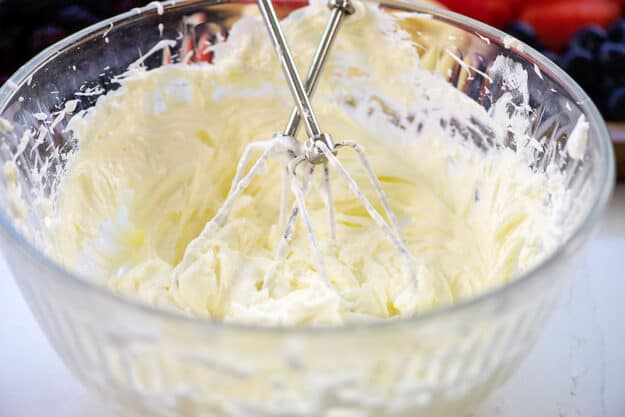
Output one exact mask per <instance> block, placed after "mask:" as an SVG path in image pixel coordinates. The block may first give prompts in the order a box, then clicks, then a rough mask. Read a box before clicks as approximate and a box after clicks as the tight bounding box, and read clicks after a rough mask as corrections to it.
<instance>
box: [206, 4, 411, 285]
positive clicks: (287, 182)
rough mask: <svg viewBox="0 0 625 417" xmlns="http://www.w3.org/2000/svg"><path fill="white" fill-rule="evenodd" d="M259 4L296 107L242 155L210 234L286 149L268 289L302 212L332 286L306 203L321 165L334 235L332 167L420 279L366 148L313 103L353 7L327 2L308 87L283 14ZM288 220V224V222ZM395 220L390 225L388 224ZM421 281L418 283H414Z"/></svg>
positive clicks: (320, 267)
mask: <svg viewBox="0 0 625 417" xmlns="http://www.w3.org/2000/svg"><path fill="white" fill-rule="evenodd" d="M257 4H258V7H259V9H260V11H261V14H262V17H263V20H264V22H265V26H266V27H267V30H268V32H269V34H270V36H271V40H272V42H273V45H274V47H275V50H276V53H277V55H278V58H279V60H280V64H281V67H282V69H283V71H284V75H285V77H286V79H287V82H288V86H289V89H290V92H291V95H292V96H293V99H294V101H295V104H296V106H295V108H294V109H293V111H292V113H291V117H290V119H289V122H288V124H287V127H286V129H285V130H284V133H282V134H278V135H276V136H275V137H274V138H273V139H272V140H268V141H258V142H252V143H250V144H249V145H247V147H246V149H245V151H244V152H243V155H242V157H241V159H240V161H239V163H238V165H237V170H236V173H235V176H234V179H233V181H232V187H231V190H230V193H229V194H228V197H227V198H226V200H225V202H224V204H223V205H222V207H221V208H220V209H219V211H218V212H217V214H216V215H215V217H213V219H212V220H211V221H210V222H209V223H208V224H207V226H206V228H205V232H208V233H210V232H211V231H212V230H214V228H216V227H219V226H221V225H223V224H224V223H225V221H226V219H227V217H228V214H229V213H230V211H231V209H232V206H233V205H234V202H235V200H236V199H237V198H238V197H240V196H241V194H242V193H243V192H244V191H245V189H246V188H247V187H248V186H249V184H250V182H251V181H252V180H253V178H254V177H255V176H256V175H258V174H259V173H260V171H261V170H262V167H263V166H264V164H265V163H266V162H267V160H268V159H269V158H270V156H271V155H272V154H273V153H275V152H276V151H277V150H279V149H281V150H283V151H286V153H287V155H288V157H289V158H290V161H289V163H288V166H287V167H286V168H285V170H284V173H283V181H282V198H281V204H280V207H281V208H280V222H279V224H280V226H282V227H284V233H283V234H282V237H281V239H280V243H279V245H278V248H277V252H276V257H275V262H274V268H272V270H271V271H269V272H268V273H267V275H266V276H265V277H264V281H263V287H264V288H267V287H269V286H270V281H271V278H272V276H273V274H274V272H275V268H276V267H277V266H278V265H279V264H280V263H281V262H282V261H283V260H284V257H285V255H286V250H287V248H288V244H289V241H290V239H291V236H292V234H293V230H294V226H295V220H296V218H297V217H298V215H301V217H302V221H303V223H304V226H305V229H306V232H307V234H308V238H309V240H310V244H311V247H312V251H313V256H314V258H315V264H316V267H317V269H318V272H319V275H320V276H321V277H322V279H323V280H324V282H325V283H326V284H327V285H330V283H329V281H328V277H327V274H326V271H325V266H324V262H323V257H322V254H321V250H320V248H319V244H318V242H317V239H316V237H315V233H314V230H313V226H312V223H311V220H310V216H309V214H308V210H307V207H306V202H305V195H306V193H307V192H308V189H309V186H310V181H311V178H312V175H313V172H314V170H315V168H316V167H317V166H319V165H321V166H322V167H323V176H324V180H323V188H324V192H325V200H326V205H327V210H328V224H329V226H328V227H329V235H330V239H331V240H334V239H335V235H336V233H335V224H334V206H333V198H332V191H331V187H330V175H329V167H330V166H332V167H333V168H334V169H336V170H337V172H338V173H339V174H340V176H341V177H342V178H343V180H344V181H345V182H346V183H347V185H348V187H349V188H350V190H351V191H352V192H353V193H354V194H355V196H356V197H357V198H358V199H359V200H360V202H361V203H362V204H363V206H364V207H365V209H366V210H367V212H368V214H369V215H370V216H371V217H372V219H373V220H374V221H375V222H376V224H377V225H378V226H379V227H380V228H381V229H382V230H383V231H384V232H385V234H386V236H387V238H388V239H389V240H390V241H391V243H392V244H393V245H394V246H395V248H396V249H397V250H398V251H400V253H401V254H402V255H403V256H404V257H405V260H406V263H407V270H408V273H409V274H410V275H411V277H412V278H413V280H414V279H415V262H414V258H413V257H412V255H411V253H410V251H409V250H408V247H407V246H406V243H405V241H404V239H403V237H402V235H401V233H400V229H399V226H398V224H397V220H396V218H395V216H394V214H393V212H392V210H391V207H390V204H389V202H388V199H387V198H386V196H385V194H384V191H383V190H382V186H381V184H380V181H379V180H378V178H377V176H376V175H375V173H374V171H373V168H372V167H371V164H370V163H369V160H368V159H367V156H366V154H365V152H364V149H363V148H362V147H361V146H360V145H358V144H357V143H355V142H352V141H341V142H338V143H334V141H333V140H332V137H331V136H330V135H329V134H328V133H326V132H323V131H322V130H321V128H320V126H319V123H318V122H317V119H316V117H315V113H314V112H313V109H312V107H311V104H310V100H309V96H311V95H312V94H313V92H314V90H315V87H316V84H317V81H318V79H319V75H320V73H321V70H322V69H323V66H324V64H325V62H326V60H327V57H328V53H329V51H330V48H331V46H332V43H333V41H334V39H335V38H336V34H337V32H338V30H339V27H340V25H341V22H342V20H343V18H344V17H345V16H347V15H349V14H352V13H353V12H354V8H353V6H352V4H351V1H350V0H330V1H329V3H328V6H329V8H330V9H331V11H332V12H331V15H330V18H329V20H328V23H327V25H326V28H325V30H324V32H323V34H322V37H321V40H320V43H319V46H318V47H317V50H316V52H315V55H314V57H313V61H312V63H311V66H310V69H309V71H308V75H307V79H306V86H304V85H303V83H302V81H301V79H300V76H299V74H298V72H297V69H296V67H295V63H294V60H293V57H292V55H291V51H290V49H289V47H288V44H287V42H286V39H285V37H284V33H283V32H282V29H281V27H280V23H279V21H278V17H277V16H276V13H275V9H274V7H273V5H272V3H271V0H257ZM302 119H303V121H304V125H305V127H306V132H307V136H308V139H307V140H306V141H305V142H304V143H303V144H300V143H299V142H298V141H297V140H296V139H295V135H296V133H297V130H298V128H299V125H300V121H301V120H302ZM341 147H349V148H352V149H354V150H355V151H356V152H357V154H358V156H359V158H360V161H361V163H362V165H363V167H364V168H365V170H366V172H367V175H368V177H369V180H370V181H371V183H372V185H373V186H374V188H375V190H376V193H377V195H378V198H379V199H380V201H381V204H382V207H383V208H384V212H385V215H386V217H387V220H388V222H387V220H385V219H384V218H383V217H382V215H381V214H380V213H379V212H378V211H377V210H376V209H375V208H374V207H373V205H372V204H371V202H370V201H369V199H368V198H367V197H366V196H365V194H364V193H363V192H362V191H361V190H360V188H359V187H358V185H357V184H356V182H355V181H354V179H353V178H352V177H351V175H350V174H349V173H348V172H347V170H346V169H345V167H344V166H343V165H342V164H341V162H340V161H339V160H338V158H337V157H336V154H337V151H338V149H339V148H341ZM258 151H262V154H261V156H260V157H259V158H258V159H257V160H256V162H255V163H254V164H253V165H252V167H251V168H250V170H249V171H248V172H247V173H246V174H245V175H243V172H244V170H245V168H246V166H247V164H248V162H249V160H250V158H251V156H252V155H253V154H254V153H255V152H258ZM300 165H304V166H305V167H306V169H305V172H304V176H303V178H302V179H301V181H298V177H297V172H296V170H297V168H298V167H299V166H300ZM289 186H290V189H291V191H292V193H293V195H294V196H295V202H294V204H293V207H292V208H291V211H290V214H289V217H288V219H286V213H287V205H288V189H289ZM285 223H286V224H285ZM389 223H390V224H389ZM415 283H416V281H415Z"/></svg>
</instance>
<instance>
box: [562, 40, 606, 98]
mask: <svg viewBox="0 0 625 417" xmlns="http://www.w3.org/2000/svg"><path fill="white" fill-rule="evenodd" d="M562 67H563V68H564V69H565V70H566V72H568V73H569V75H570V76H571V77H573V79H574V80H575V81H577V83H578V84H579V85H580V86H581V87H582V88H583V89H584V90H586V92H587V93H588V94H590V95H593V94H594V93H595V90H596V87H597V86H596V79H597V64H596V62H595V59H594V57H593V55H592V54H591V53H590V52H589V51H587V50H585V49H580V48H571V49H569V50H568V51H566V53H565V54H564V56H563V57H562Z"/></svg>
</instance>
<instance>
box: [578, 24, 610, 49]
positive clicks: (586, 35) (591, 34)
mask: <svg viewBox="0 0 625 417" xmlns="http://www.w3.org/2000/svg"><path fill="white" fill-rule="evenodd" d="M607 38H608V35H607V33H606V32H605V30H603V28H602V27H599V26H596V25H593V26H587V27H585V28H583V29H581V30H579V31H578V32H577V33H576V34H575V36H573V39H571V42H570V45H571V47H573V48H581V49H585V50H587V51H590V53H592V54H596V53H597V51H598V50H599V47H600V46H601V45H602V44H603V43H604V42H605V41H606V40H607Z"/></svg>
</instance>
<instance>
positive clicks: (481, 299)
mask: <svg viewBox="0 0 625 417" xmlns="http://www.w3.org/2000/svg"><path fill="white" fill-rule="evenodd" d="M314 1H315V0H310V3H312V2H314ZM364 1H365V2H367V3H376V4H382V5H388V6H395V7H398V8H400V9H409V10H410V11H411V12H416V13H423V14H426V15H432V16H434V17H435V18H436V19H438V20H439V21H442V22H444V23H447V24H454V25H456V26H458V27H461V28H462V29H463V30H466V31H469V30H470V31H472V32H473V33H475V34H477V35H487V36H488V38H489V39H491V40H498V41H500V42H501V43H502V44H503V43H504V39H505V38H510V35H507V34H506V33H505V32H503V31H500V30H498V29H496V28H494V27H491V26H489V25H487V24H484V23H482V22H479V21H477V20H474V19H472V18H469V17H466V16H463V15H461V14H458V13H455V12H452V11H449V10H446V9H442V8H438V7H435V6H431V5H427V4H421V3H418V2H416V1H412V0H364ZM196 3H197V0H169V1H163V2H156V1H153V2H151V3H149V4H148V5H146V6H144V7H139V8H134V9H132V10H129V11H127V12H125V13H122V14H119V15H117V16H113V17H111V18H108V19H105V20H102V21H100V22H98V23H96V24H94V25H91V26H89V27H86V28H84V29H82V30H80V31H78V32H76V33H74V34H72V35H70V36H68V37H66V38H64V39H62V40H61V41H59V42H57V43H55V44H54V45H52V46H49V47H48V48H46V49H44V50H43V51H41V52H40V53H38V54H37V55H36V56H35V57H33V58H32V59H30V60H29V61H28V62H26V63H25V64H24V65H22V66H21V67H20V68H19V69H18V70H17V71H16V72H15V73H14V74H13V75H12V76H11V77H10V78H9V79H8V80H7V81H6V82H5V83H4V85H2V86H1V87H0V110H1V109H4V108H5V106H6V104H7V102H8V101H9V100H10V99H11V98H12V96H13V94H14V92H15V91H16V90H17V88H18V87H19V86H21V85H22V84H23V83H25V82H27V81H28V79H29V77H30V75H31V74H33V73H35V72H36V71H37V70H38V68H39V67H40V66H41V65H43V64H45V63H46V62H47V61H48V60H50V59H52V58H54V56H55V55H57V54H59V53H60V52H61V51H62V50H64V49H65V48H67V47H69V46H71V45H73V44H74V43H76V42H77V41H79V40H81V39H83V38H85V37H87V36H89V35H93V34H94V33H96V32H98V31H101V30H103V29H106V28H110V27H111V25H113V26H115V24H117V23H120V22H122V23H126V21H127V20H130V19H131V18H137V17H138V16H143V15H145V14H147V13H150V12H153V13H156V14H162V10H163V9H164V10H165V12H167V10H168V9H171V8H176V9H177V8H179V7H188V6H192V5H194V4H196ZM228 3H239V4H242V3H248V1H246V0H242V1H241V0H240V1H237V0H232V1H230V0H204V1H203V2H202V5H205V6H214V5H218V4H228ZM249 3H250V4H253V1H250V2H249ZM516 45H521V47H518V46H516ZM511 51H512V52H514V53H515V54H517V55H518V56H519V57H521V58H523V59H524V60H527V58H531V60H532V62H534V63H536V65H538V67H539V68H541V69H548V70H549V73H550V74H551V75H552V76H553V78H554V79H555V80H558V81H560V86H562V87H563V88H564V90H565V91H567V93H569V94H571V96H572V98H575V99H576V101H577V104H578V105H579V106H580V108H582V109H583V110H584V114H585V115H586V116H587V118H588V123H589V124H590V126H591V127H593V128H594V129H596V132H597V137H598V141H599V147H600V149H599V151H600V160H601V161H603V162H605V164H602V168H601V171H600V177H599V186H600V189H599V190H598V191H596V193H597V194H596V198H595V201H594V202H593V204H592V205H591V207H590V208H589V210H588V212H587V214H586V215H585V217H584V218H583V220H581V221H579V223H578V224H577V225H576V227H575V228H574V229H573V231H572V233H571V234H570V236H568V237H567V239H565V240H564V241H563V242H562V243H561V244H560V245H559V246H558V248H556V250H554V251H553V252H552V253H551V254H550V255H549V256H548V257H546V258H545V259H543V260H541V261H540V262H538V263H537V264H536V265H534V266H533V267H532V268H530V269H528V270H526V271H525V272H523V273H522V274H520V275H519V276H517V277H516V278H514V279H513V280H511V281H509V282H507V283H504V284H502V285H499V286H497V287H494V288H492V289H489V290H487V291H484V292H483V293H480V294H478V295H476V296H474V297H470V298H468V299H465V300H460V301H458V302H457V303H454V304H451V305H448V306H443V307H439V308H435V309H433V310H430V311H427V312H424V313H421V314H417V315H413V316H408V317H401V318H397V319H391V320H373V321H367V322H355V323H347V324H343V325H338V326H283V325H267V326H260V325H252V324H245V323H233V322H224V321H217V320H212V319H210V318H199V317H193V316H188V315H184V314H183V313H181V312H177V311H170V310H165V309H161V308H158V307H156V306H152V305H149V304H147V303H145V302H142V301H139V300H138V299H133V298H131V297H128V296H124V295H121V294H117V293H115V292H113V291H111V290H109V289H107V288H106V287H103V286H101V285H98V284H96V283H94V282H92V281H90V280H88V279H87V278H85V277H82V276H81V275H79V274H77V273H75V272H72V271H69V270H67V269H66V268H64V267H63V266H61V265H60V264H59V263H57V262H56V261H55V260H53V259H52V258H50V257H48V256H47V255H46V254H45V253H43V251H41V250H40V249H38V248H36V247H35V246H33V245H32V244H31V243H30V242H29V241H28V240H27V239H26V238H25V236H23V235H22V233H21V232H19V231H18V230H17V228H16V227H15V226H14V224H13V222H12V221H11V219H10V216H9V215H8V214H7V213H6V212H5V211H4V210H0V231H2V232H4V233H3V234H4V236H6V237H8V239H9V240H12V242H11V243H12V244H15V245H17V246H18V248H19V249H22V250H24V251H25V252H26V253H27V254H28V255H29V256H30V257H31V258H32V260H33V261H35V262H37V263H38V264H39V265H40V266H42V267H43V268H45V269H47V270H49V272H51V273H52V274H53V275H54V276H55V277H58V278H59V279H61V280H64V281H66V282H67V283H68V284H70V285H75V286H79V287H80V289H81V290H85V291H88V292H90V293H94V294H96V296H98V297H104V298H106V299H107V300H108V301H109V302H112V303H114V304H118V305H121V307H123V308H130V309H133V310H135V311H136V312H137V313H140V314H147V315H154V316H155V317H158V318H160V319H166V320H168V321H175V322H177V323H180V324H185V325H191V326H196V327H200V328H202V329H204V330H221V331H225V330H231V331H246V332H254V333H263V334H269V333H271V334H278V335H300V334H301V335H315V334H334V333H348V332H354V331H362V330H367V331H371V330H376V329H380V330H382V329H389V328H395V327H397V326H406V325H417V324H424V323H428V322H431V321H434V320H436V319H438V318H442V317H446V316H454V315H457V314H461V313H463V312H465V311H468V310H470V309H472V308H478V307H480V306H485V305H486V304H487V303H488V302H489V301H492V300H494V299H496V298H499V297H504V296H510V295H512V294H514V292H515V291H520V290H521V289H522V288H525V287H527V286H529V285H531V284H533V283H534V282H535V281H537V280H538V279H540V277H541V274H540V272H542V271H544V270H547V269H549V267H550V266H551V265H552V264H554V263H555V262H556V261H558V260H559V259H560V258H561V257H563V256H565V255H566V252H567V251H568V250H569V249H570V248H571V246H574V243H575V241H576V240H577V238H579V237H580V236H581V235H584V234H585V233H589V232H590V231H591V230H592V229H593V226H595V225H596V224H597V222H598V220H599V218H600V217H601V215H602V213H603V211H604V210H605V209H606V207H607V204H608V202H609V201H610V199H611V195H612V192H613V188H614V181H615V162H614V154H613V150H612V146H611V142H610V135H609V133H608V130H607V126H606V124H605V121H604V120H603V118H602V117H601V115H600V114H599V111H598V110H597V108H596V106H595V105H594V103H593V102H592V100H591V99H590V98H589V97H588V95H587V94H586V93H585V92H584V91H583V90H582V88H581V87H580V86H579V85H578V84H577V83H576V82H575V81H574V80H573V79H572V78H571V77H570V76H569V75H568V74H567V73H566V72H564V70H563V69H561V68H560V67H558V65H556V64H555V63H553V62H552V61H550V60H549V59H548V58H546V57H545V56H543V55H542V54H541V53H539V52H538V51H536V50H535V49H533V48H532V47H530V46H528V45H526V44H525V43H522V42H519V43H518V44H517V43H515V48H514V49H511ZM521 53H522V55H521ZM12 275H14V278H15V280H16V281H18V280H19V278H18V277H17V276H15V274H14V273H13V271H12Z"/></svg>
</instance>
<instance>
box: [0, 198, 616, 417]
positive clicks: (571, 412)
mask: <svg viewBox="0 0 625 417" xmlns="http://www.w3.org/2000/svg"><path fill="white" fill-rule="evenodd" d="M583 256H584V260H583V263H582V267H581V269H580V271H579V273H578V274H577V275H576V276H575V278H574V281H573V283H572V285H571V288H570V290H569V291H568V293H567V294H566V295H565V296H564V297H563V300H562V302H561V303H560V306H559V308H558V310H557V311H556V313H555V314H554V316H553V317H552V319H551V321H550V323H549V325H548V327H547V330H546V332H545V334H544V335H543V337H542V338H541V340H540V341H539V343H538V345H537V346H536V347H535V348H534V350H533V351H532V352H531V354H530V356H529V357H528V359H527V360H526V361H525V363H524V364H523V365H522V367H521V368H520V369H519V371H518V372H517V373H516V374H515V375H514V376H513V377H512V378H511V379H510V381H509V382H508V383H507V384H506V385H505V386H503V387H502V388H500V389H499V390H498V391H497V392H496V393H494V394H493V396H492V397H491V398H490V399H489V400H488V401H487V402H486V403H485V404H484V405H483V406H482V407H481V409H480V410H479V412H477V413H475V415H474V417H622V416H625V273H624V272H623V271H624V270H625V186H619V187H617V190H616V193H615V198H614V200H613V201H612V204H611V206H610V209H609V211H608V213H607V215H606V217H605V218H604V220H603V223H602V227H601V229H600V231H599V232H598V233H597V236H596V237H595V239H594V241H592V242H591V243H589V245H588V246H587V248H586V251H585V252H584V255H583ZM0 360H1V362H0V417H39V416H45V417H85V416H89V417H110V416H111V414H110V412H108V411H107V410H106V408H105V407H103V404H102V403H101V402H99V400H98V399H97V398H95V397H94V396H92V395H91V394H89V393H88V392H87V391H86V390H85V389H84V388H83V387H82V386H81V385H80V384H79V383H78V381H77V380H76V379H75V378H74V377H73V376H72V375H71V374H70V372H69V371H68V370H67V369H66V368H65V366H64V365H63V364H62V363H61V361H60V359H59V358H58V357H57V356H56V354H55V353H54V351H53V350H52V348H51V347H50V345H49V344H48V342H47V341H46V339H45V338H44V336H43V334H42V333H41V331H40V330H39V327H38V326H37V324H36V323H35V321H34V319H33V317H32V316H31V314H30V311H29V310H28V307H27V306H26V304H25V303H24V300H23V299H22V296H21V294H20V293H19V291H18V289H17V287H16V285H15V283H14V282H13V278H12V277H11V274H10V273H9V271H8V270H7V267H6V264H5V262H4V259H3V258H0Z"/></svg>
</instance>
